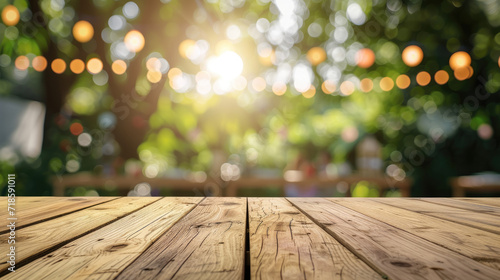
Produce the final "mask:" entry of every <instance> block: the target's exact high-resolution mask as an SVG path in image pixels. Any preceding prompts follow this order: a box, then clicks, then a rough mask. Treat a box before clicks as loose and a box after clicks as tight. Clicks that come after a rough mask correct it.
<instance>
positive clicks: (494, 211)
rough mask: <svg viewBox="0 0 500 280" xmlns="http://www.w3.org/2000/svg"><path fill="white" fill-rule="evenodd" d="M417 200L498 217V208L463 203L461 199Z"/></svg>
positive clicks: (434, 198) (499, 213) (433, 198)
mask: <svg viewBox="0 0 500 280" xmlns="http://www.w3.org/2000/svg"><path fill="white" fill-rule="evenodd" d="M418 200H423V201H427V202H432V203H436V204H441V205H445V206H450V207H455V208H460V209H463V210H467V211H472V212H478V213H484V214H490V215H495V216H500V207H495V206H490V205H485V204H477V203H474V202H469V201H464V200H461V199H455V198H442V197H439V198H438V197H432V198H421V199H418Z"/></svg>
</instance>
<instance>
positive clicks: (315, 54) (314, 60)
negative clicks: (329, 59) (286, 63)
mask: <svg viewBox="0 0 500 280" xmlns="http://www.w3.org/2000/svg"><path fill="white" fill-rule="evenodd" d="M325 59H326V52H325V50H324V49H323V48H322V47H314V48H311V49H310V50H309V51H308V52H307V60H309V62H310V63H311V64H312V65H314V66H316V65H318V64H320V63H321V62H323V61H325Z"/></svg>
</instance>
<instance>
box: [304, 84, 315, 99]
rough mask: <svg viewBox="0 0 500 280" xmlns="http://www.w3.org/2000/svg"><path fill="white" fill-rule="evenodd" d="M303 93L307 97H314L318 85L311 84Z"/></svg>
mask: <svg viewBox="0 0 500 280" xmlns="http://www.w3.org/2000/svg"><path fill="white" fill-rule="evenodd" d="M302 95H303V96H304V97H305V98H313V97H314V95H316V87H315V86H313V85H311V87H310V88H309V89H308V90H306V91H304V92H303V93H302Z"/></svg>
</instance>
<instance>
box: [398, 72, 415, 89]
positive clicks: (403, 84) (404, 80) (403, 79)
mask: <svg viewBox="0 0 500 280" xmlns="http://www.w3.org/2000/svg"><path fill="white" fill-rule="evenodd" d="M410 84H411V80H410V77H408V75H406V74H402V75H399V76H398V77H397V78H396V85H397V86H398V88H400V89H406V88H408V87H409V86H410Z"/></svg>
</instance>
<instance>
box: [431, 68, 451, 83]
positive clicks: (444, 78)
mask: <svg viewBox="0 0 500 280" xmlns="http://www.w3.org/2000/svg"><path fill="white" fill-rule="evenodd" d="M449 79H450V75H448V72H446V71H444V70H439V71H437V72H436V74H434V80H435V81H436V83H437V84H438V85H444V84H446V83H447V82H448V80H449Z"/></svg>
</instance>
